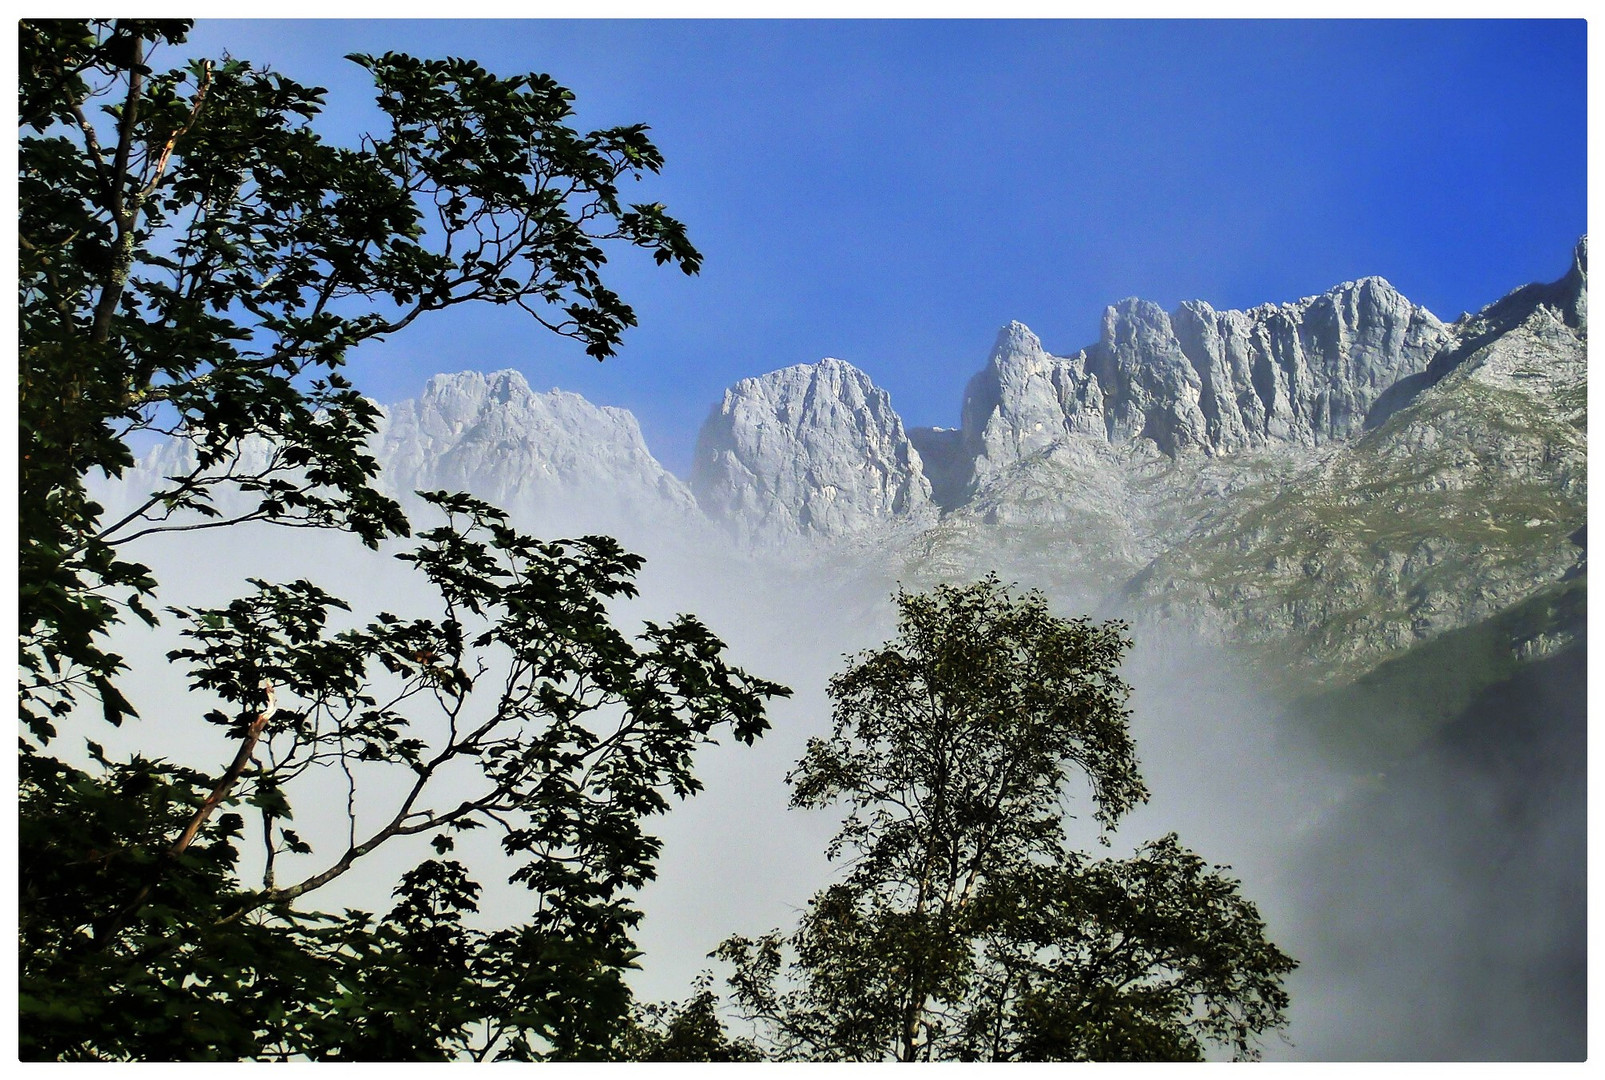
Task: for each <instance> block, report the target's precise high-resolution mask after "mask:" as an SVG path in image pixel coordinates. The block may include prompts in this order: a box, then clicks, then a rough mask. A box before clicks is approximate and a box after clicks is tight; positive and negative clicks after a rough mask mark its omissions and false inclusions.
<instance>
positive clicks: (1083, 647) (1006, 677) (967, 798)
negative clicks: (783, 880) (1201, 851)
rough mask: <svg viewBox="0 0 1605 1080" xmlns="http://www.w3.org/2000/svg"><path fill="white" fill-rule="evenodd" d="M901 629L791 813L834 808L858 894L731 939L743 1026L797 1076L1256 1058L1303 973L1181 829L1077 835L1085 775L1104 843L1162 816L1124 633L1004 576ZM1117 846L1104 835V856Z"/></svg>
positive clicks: (805, 762)
mask: <svg viewBox="0 0 1605 1080" xmlns="http://www.w3.org/2000/svg"><path fill="white" fill-rule="evenodd" d="M895 599H896V603H897V607H898V614H899V618H898V635H897V637H896V639H894V640H893V641H890V642H888V643H887V644H886V645H884V646H882V647H881V648H879V649H876V650H872V651H870V652H866V653H863V654H861V655H859V656H858V657H856V658H854V659H853V660H852V661H851V663H850V664H849V665H848V667H847V668H846V670H844V671H843V672H841V673H840V674H838V675H837V676H835V677H834V678H833V679H832V680H831V682H830V694H831V697H832V698H833V700H834V702H835V712H834V727H833V730H832V733H831V735H830V737H829V738H826V739H814V740H811V741H810V743H809V745H808V748H807V751H806V753H805V754H804V756H803V759H802V761H801V762H800V763H799V764H798V766H797V768H796V770H795V771H794V772H793V773H792V775H791V777H790V778H789V779H790V782H791V784H792V805H794V806H797V807H804V808H825V807H831V806H836V805H842V806H844V807H845V808H846V812H847V813H846V818H845V820H844V821H843V823H842V826H841V829H840V831H839V832H838V833H837V834H836V836H835V838H834V839H833V840H832V841H831V843H830V846H829V848H828V849H827V854H828V855H829V856H830V857H831V858H832V859H840V860H843V861H844V862H845V864H846V873H845V875H844V877H843V880H841V881H840V882H838V883H837V884H834V885H832V886H830V887H828V888H826V889H825V890H824V891H822V892H821V893H819V894H818V895H816V896H815V897H814V898H813V900H812V901H810V902H809V905H808V908H807V910H806V912H805V913H804V915H803V916H802V919H801V920H800V923H799V925H798V927H797V929H796V930H795V931H794V932H793V933H791V934H790V935H783V934H782V933H781V932H780V931H778V930H777V931H773V932H771V933H769V934H766V935H762V936H760V937H758V938H755V939H754V938H748V937H743V936H739V935H738V936H734V937H731V938H729V939H727V940H726V941H725V942H724V943H723V944H722V945H721V946H720V947H719V949H718V950H717V952H716V954H715V955H717V956H718V957H719V958H721V959H723V960H725V961H727V962H729V963H730V964H731V965H732V967H733V974H732V975H731V976H730V979H729V982H730V985H731V987H732V989H733V997H734V1001H735V1004H736V1006H737V1008H738V1009H739V1010H740V1011H741V1012H742V1013H743V1014H744V1015H746V1016H747V1017H748V1018H749V1019H750V1020H753V1021H755V1022H756V1023H757V1025H758V1028H759V1030H760V1031H761V1032H762V1033H763V1035H764V1037H765V1040H766V1046H767V1048H768V1049H769V1050H770V1051H771V1052H772V1053H773V1054H774V1055H775V1056H778V1057H781V1058H785V1059H815V1060H821V1059H822V1060H840V1059H848V1060H883V1059H896V1060H901V1061H930V1060H963V1061H1020V1060H1085V1059H1103V1060H1109V1059H1118V1060H1153V1059H1161V1060H1163V1059H1195V1058H1199V1057H1202V1055H1203V1054H1204V1052H1205V1050H1206V1049H1207V1047H1208V1046H1210V1045H1219V1046H1223V1047H1225V1048H1226V1049H1228V1050H1229V1051H1230V1052H1231V1053H1232V1055H1233V1056H1235V1057H1244V1058H1247V1057H1254V1056H1256V1041H1255V1040H1256V1038H1257V1036H1259V1035H1260V1034H1262V1033H1264V1032H1266V1031H1268V1030H1272V1029H1275V1028H1279V1027H1281V1026H1283V1025H1284V1024H1285V1022H1286V1017H1285V1009H1286V1007H1287V1004H1288V997H1287V994H1286V992H1285V991H1284V990H1283V989H1282V985H1281V982H1282V977H1283V976H1284V975H1286V974H1287V973H1288V972H1290V971H1291V970H1292V969H1293V967H1294V966H1295V965H1294V962H1293V961H1292V960H1291V959H1290V958H1289V957H1287V956H1286V955H1285V954H1283V953H1282V952H1281V951H1280V950H1279V949H1277V948H1276V946H1275V945H1273V944H1272V943H1271V942H1270V941H1268V940H1267V939H1266V938H1265V925H1264V923H1263V921H1262V920H1261V918H1260V916H1259V913H1258V911H1257V910H1256V909H1255V907H1254V905H1253V904H1252V903H1250V902H1249V901H1247V900H1245V899H1243V898H1242V897H1241V896H1240V895H1239V893H1238V882H1236V881H1234V880H1232V879H1231V878H1229V877H1227V876H1225V875H1224V873H1223V872H1222V871H1223V869H1224V868H1220V867H1215V868H1211V867H1209V866H1207V865H1206V864H1205V863H1204V861H1203V860H1202V859H1200V858H1199V857H1198V856H1196V855H1194V854H1192V853H1191V852H1189V851H1187V850H1186V849H1184V848H1183V847H1182V846H1181V844H1180V843H1179V841H1178V840H1177V838H1176V837H1175V836H1174V835H1171V836H1166V837H1163V838H1161V839H1159V840H1157V841H1154V842H1152V843H1148V844H1145V845H1143V846H1142V847H1141V848H1140V849H1139V850H1138V851H1137V852H1136V853H1135V855H1134V856H1133V857H1132V858H1129V859H1124V860H1117V859H1102V860H1092V859H1089V858H1088V857H1087V856H1086V855H1084V854H1082V853H1080V852H1077V851H1074V850H1071V849H1070V848H1069V847H1068V842H1067V839H1066V836H1065V831H1064V820H1065V817H1066V807H1065V802H1064V800H1065V789H1066V785H1067V783H1070V782H1073V781H1077V780H1080V781H1084V782H1085V783H1086V784H1087V785H1088V786H1089V788H1090V792H1091V798H1092V803H1093V813H1094V816H1095V818H1096V819H1097V821H1098V822H1099V823H1100V825H1101V826H1103V828H1104V829H1105V830H1107V829H1109V828H1111V827H1113V826H1114V825H1115V824H1116V823H1117V822H1118V821H1119V819H1120V818H1121V817H1122V815H1124V814H1125V813H1126V812H1127V811H1128V810H1130V809H1131V808H1132V807H1133V806H1134V805H1136V804H1137V803H1139V802H1141V801H1143V800H1145V799H1146V798H1147V791H1146V789H1145V788H1144V786H1143V783H1142V780H1141V777H1140V776H1139V773H1138V768H1137V760H1136V755H1135V750H1134V747H1133V745H1132V741H1131V738H1130V734H1129V731H1128V727H1127V724H1128V716H1129V714H1128V711H1127V709H1126V707H1125V701H1126V698H1127V694H1128V689H1127V687H1126V685H1125V684H1124V683H1123V682H1122V681H1121V680H1120V678H1119V677H1118V675H1117V674H1116V672H1117V669H1118V666H1119V663H1120V660H1121V658H1122V656H1123V654H1124V652H1125V650H1126V649H1127V648H1128V647H1129V644H1130V643H1129V642H1128V641H1127V640H1126V638H1125V637H1124V635H1123V628H1122V627H1121V626H1120V625H1119V624H1118V623H1106V624H1102V625H1099V624H1095V623H1092V622H1090V621H1088V620H1086V619H1073V620H1065V619H1059V618H1056V617H1054V616H1053V615H1052V614H1051V613H1050V612H1049V610H1048V607H1047V603H1046V601H1045V599H1044V598H1043V597H1042V596H1041V595H1040V594H1038V593H1027V594H1025V595H1015V594H1014V593H1012V592H1011V591H1010V590H1008V589H1007V588H1005V587H1004V586H1003V585H1002V584H1001V583H1000V582H999V581H998V579H997V578H996V577H995V576H990V577H988V578H986V579H985V580H983V581H980V582H978V583H975V584H973V585H967V586H950V585H941V586H938V587H937V588H936V589H935V590H934V591H932V592H930V593H927V594H920V595H911V594H908V593H899V594H898V595H897V597H896V598H895ZM1106 842H1107V841H1106Z"/></svg>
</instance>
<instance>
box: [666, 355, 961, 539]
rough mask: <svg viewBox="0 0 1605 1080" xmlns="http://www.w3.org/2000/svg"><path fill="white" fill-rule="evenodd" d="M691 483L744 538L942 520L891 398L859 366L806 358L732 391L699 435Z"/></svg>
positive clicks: (711, 510) (829, 533)
mask: <svg viewBox="0 0 1605 1080" xmlns="http://www.w3.org/2000/svg"><path fill="white" fill-rule="evenodd" d="M691 490H692V491H693V492H694V493H695V494H696V498H697V502H698V503H699V504H700V505H701V507H702V509H703V510H704V511H705V512H706V513H707V514H708V515H709V516H710V517H711V518H713V519H714V520H715V521H717V522H719V523H721V524H722V525H724V526H725V527H726V528H728V529H729V531H730V532H731V533H732V534H734V535H736V536H738V537H741V538H743V539H761V540H782V541H784V540H788V539H796V538H799V537H805V536H816V537H827V538H828V537H841V536H846V535H850V534H853V533H858V532H862V531H863V530H865V529H869V528H872V527H874V526H876V525H884V524H886V523H889V522H894V521H897V522H916V523H921V522H923V523H934V521H935V518H936V505H935V503H934V502H933V501H932V499H931V484H930V481H929V480H927V479H926V477H925V471H924V467H923V464H922V463H921V461H920V454H919V451H918V450H916V449H915V448H914V445H913V443H912V442H910V441H909V438H908V435H907V434H906V433H905V432H904V430H903V421H902V419H901V418H899V417H898V415H897V413H896V412H895V411H893V409H892V403H891V398H890V396H888V395H887V393H886V391H884V390H882V389H880V388H879V387H877V386H876V385H875V384H874V383H873V382H871V381H870V378H869V376H868V375H865V374H864V373H863V372H862V371H859V370H858V369H857V368H855V367H853V366H852V365H851V364H848V363H845V362H844V361H841V360H836V359H825V360H821V361H820V362H819V363H817V364H798V365H796V366H794V367H788V368H783V369H781V370H779V371H772V372H770V373H769V374H767V375H762V376H759V377H757V378H753V379H743V380H741V381H740V382H738V383H737V384H736V385H735V386H733V387H731V388H730V389H729V390H727V391H725V395H724V400H723V401H721V402H720V403H719V404H718V405H716V406H715V407H714V409H713V411H712V413H711V414H710V415H709V416H708V419H707V421H706V422H705V423H704V424H703V425H702V431H701V433H700V434H699V435H698V437H697V447H696V455H695V459H694V463H693V465H692V470H691Z"/></svg>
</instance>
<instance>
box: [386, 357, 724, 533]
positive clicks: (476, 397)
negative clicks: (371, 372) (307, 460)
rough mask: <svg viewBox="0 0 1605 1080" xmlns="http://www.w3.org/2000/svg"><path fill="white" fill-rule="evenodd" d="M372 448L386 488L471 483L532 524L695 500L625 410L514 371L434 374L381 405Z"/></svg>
mask: <svg viewBox="0 0 1605 1080" xmlns="http://www.w3.org/2000/svg"><path fill="white" fill-rule="evenodd" d="M376 455H377V456H378V458H379V460H380V461H382V462H383V463H384V474H383V479H384V483H385V485H386V486H387V487H388V488H389V489H390V490H392V491H393V492H396V493H404V492H409V491H412V490H414V489H420V488H430V489H433V488H445V489H448V490H454V491H455V490H464V491H471V492H473V493H475V494H476V495H479V496H480V497H481V498H484V499H487V500H489V501H490V502H493V503H496V504H497V505H500V506H502V507H504V508H505V509H507V510H509V511H513V512H516V513H519V514H521V515H526V516H527V517H529V518H530V519H531V523H534V522H538V521H539V520H540V519H541V518H542V517H549V516H552V515H556V516H558V517H559V518H562V519H567V520H573V519H575V518H576V517H580V516H583V517H584V518H585V519H586V522H587V527H592V528H597V527H601V526H602V525H603V524H607V523H612V522H619V521H640V520H643V519H644V520H653V519H658V518H664V517H669V518H675V517H685V516H688V515H692V514H694V513H695V509H696V504H695V500H693V499H692V497H691V493H690V491H689V490H688V489H687V488H686V486H685V485H684V484H683V483H681V482H680V481H679V480H677V479H676V478H675V477H673V476H671V475H670V474H669V473H668V472H667V471H666V470H665V469H664V468H663V466H662V465H660V464H658V461H657V459H656V458H654V457H653V456H652V454H651V452H650V451H648V450H647V447H646V443H645V441H644V440H643V439H642V438H641V428H640V425H639V424H637V423H636V420H635V417H634V416H633V415H631V414H630V413H629V412H628V411H626V410H624V409H615V408H609V407H606V406H597V405H593V404H591V403H590V402H588V401H586V400H585V399H584V398H582V397H580V396H579V395H578V394H571V393H566V392H564V391H561V390H552V391H551V392H549V393H545V394H540V393H536V392H534V391H533V390H531V389H530V387H529V383H528V382H526V381H525V379H524V376H522V375H520V374H519V373H518V372H516V371H499V372H496V373H495V374H492V375H482V374H480V373H478V372H473V371H464V372H460V373H458V374H455V375H436V376H434V377H433V378H431V379H430V380H429V382H428V384H427V385H426V386H425V387H424V392H423V394H422V395H420V396H419V397H418V398H416V399H415V400H412V401H404V402H401V403H400V404H397V405H392V406H389V407H388V408H387V409H386V416H385V420H384V422H383V425H382V426H381V428H380V431H379V433H378V436H377V439H376Z"/></svg>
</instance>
